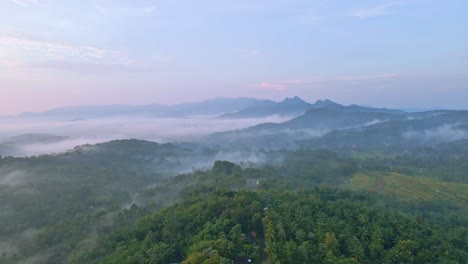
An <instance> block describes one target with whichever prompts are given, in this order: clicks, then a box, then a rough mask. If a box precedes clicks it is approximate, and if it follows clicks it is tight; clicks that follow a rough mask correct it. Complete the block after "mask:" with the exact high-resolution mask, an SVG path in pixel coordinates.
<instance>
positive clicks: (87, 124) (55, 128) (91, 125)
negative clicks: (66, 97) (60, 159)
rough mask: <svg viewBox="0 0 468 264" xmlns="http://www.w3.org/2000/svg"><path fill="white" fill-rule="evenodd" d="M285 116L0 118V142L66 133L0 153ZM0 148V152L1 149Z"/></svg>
mask: <svg viewBox="0 0 468 264" xmlns="http://www.w3.org/2000/svg"><path fill="white" fill-rule="evenodd" d="M289 119H290V118H288V117H280V116H271V117H268V118H261V119H217V118H145V117H114V118H102V119H88V120H74V121H66V122H60V121H50V120H37V119H34V120H27V119H19V120H15V119H3V120H0V127H1V130H0V143H6V142H8V141H9V138H10V137H13V136H18V135H23V134H36V133H41V134H50V135H56V136H67V137H69V139H66V140H63V139H61V140H57V141H56V142H50V143H43V142H27V143H22V142H15V144H14V147H15V152H14V153H13V154H11V153H3V155H5V154H10V155H15V156H29V155H40V154H49V153H57V152H63V151H66V150H69V149H72V148H73V147H75V146H78V145H83V144H95V143H101V142H106V141H110V140H115V139H130V138H132V139H143V140H149V141H154V142H158V143H167V142H173V141H193V140H197V139H200V138H202V137H204V136H207V135H209V134H212V133H215V132H224V131H229V130H236V129H243V128H247V127H250V126H253V125H257V124H260V123H265V122H274V123H280V122H284V121H287V120H289ZM1 151H2V150H1V148H0V154H2V153H1Z"/></svg>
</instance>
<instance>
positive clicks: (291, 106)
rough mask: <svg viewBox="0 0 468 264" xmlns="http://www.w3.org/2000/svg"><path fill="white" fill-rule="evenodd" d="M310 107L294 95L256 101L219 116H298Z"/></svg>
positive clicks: (227, 117)
mask: <svg viewBox="0 0 468 264" xmlns="http://www.w3.org/2000/svg"><path fill="white" fill-rule="evenodd" d="M311 107H312V105H311V104H309V103H307V102H305V101H304V100H302V99H301V98H299V97H297V96H295V97H293V98H286V99H284V100H283V101H281V102H273V101H262V102H257V103H255V104H253V105H251V106H249V107H247V108H245V109H242V110H240V111H238V112H235V113H226V114H223V115H221V116H220V118H226V119H229V118H262V117H268V116H272V115H279V116H298V115H301V114H303V113H304V112H306V111H307V110H308V109H310V108H311Z"/></svg>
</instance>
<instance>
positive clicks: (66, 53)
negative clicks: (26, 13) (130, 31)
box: [0, 32, 131, 64]
mask: <svg viewBox="0 0 468 264" xmlns="http://www.w3.org/2000/svg"><path fill="white" fill-rule="evenodd" d="M0 48H2V49H5V50H8V51H10V52H11V53H13V54H12V55H13V56H15V55H16V57H26V58H35V59H37V58H53V59H57V60H64V59H69V58H73V59H80V60H87V61H101V62H102V61H107V62H113V63H120V64H128V63H130V62H131V60H130V59H129V58H128V57H127V56H125V55H123V54H121V53H119V52H116V51H111V50H106V49H101V48H97V47H93V46H80V45H72V44H65V43H57V42H51V41H45V40H41V39H36V38H32V37H28V36H23V35H20V34H11V33H2V32H0Z"/></svg>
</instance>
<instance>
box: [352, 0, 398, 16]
mask: <svg viewBox="0 0 468 264" xmlns="http://www.w3.org/2000/svg"><path fill="white" fill-rule="evenodd" d="M398 4H399V2H389V3H385V4H381V5H377V6H371V7H366V8H362V9H358V10H355V11H353V12H352V13H351V14H350V16H352V17H357V18H370V17H378V16H383V15H385V14H387V13H388V11H389V10H390V9H392V8H394V7H395V6H397V5H398Z"/></svg>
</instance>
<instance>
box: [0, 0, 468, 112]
mask: <svg viewBox="0 0 468 264" xmlns="http://www.w3.org/2000/svg"><path fill="white" fill-rule="evenodd" d="M467 10H468V1H466V0H380V1H373V0H353V1H345V0H184V1H182V0H154V1H149V0H112V1H111V0H81V1H75V0H73V1H72V0H0V115H12V114H18V113H21V112H27V111H43V110H46V109H50V108H54V107H59V106H66V105H79V104H148V103H167V104H174V103H180V102H187V101H197V100H202V99H207V98H214V97H246V96H247V97H255V98H266V99H273V100H281V99H283V98H285V97H290V96H295V95H297V96H300V97H302V98H303V99H305V100H308V101H315V100H318V99H324V98H329V99H332V100H336V101H338V102H340V103H344V104H352V103H356V104H363V105H375V106H385V107H447V108H467V109H468V99H467V98H468V30H467V28H466V26H467V25H468V16H467V15H466V11H467Z"/></svg>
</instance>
